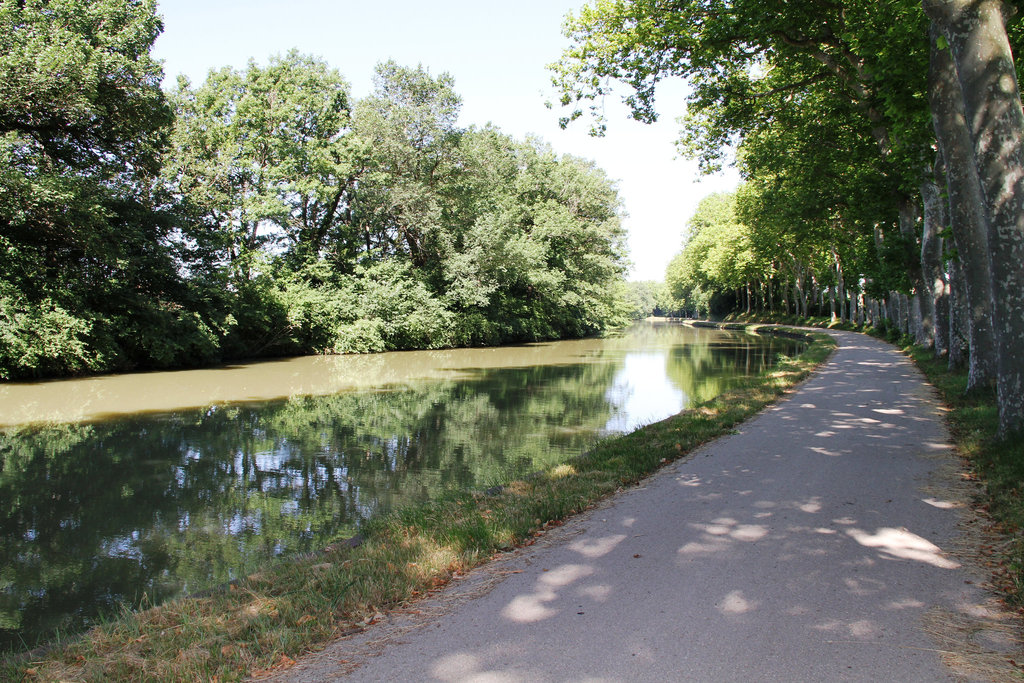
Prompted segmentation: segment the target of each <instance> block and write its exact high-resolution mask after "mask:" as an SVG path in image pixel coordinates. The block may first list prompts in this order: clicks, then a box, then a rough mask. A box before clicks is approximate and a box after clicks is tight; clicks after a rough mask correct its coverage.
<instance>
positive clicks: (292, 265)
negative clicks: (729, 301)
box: [0, 0, 628, 379]
mask: <svg viewBox="0 0 1024 683" xmlns="http://www.w3.org/2000/svg"><path fill="white" fill-rule="evenodd" d="M161 30H162V25H161V20H160V18H159V15H158V14H157V11H156V6H155V3H154V2H152V1H151V0H128V1H125V0H92V1H87V0H26V1H25V2H19V3H2V4H0V378H4V379H13V378H26V377H42V376H60V375H72V374H79V373H87V372H102V371H112V370H130V369H142V368H163V367H176V366H187V365H197V364H206V363H211V362H216V361H221V360H226V359H234V358H250V357H257V356H268V355H284V354H303V353H326V352H366V351H382V350H390V349H404V348H437V347H449V346H462V345H480V344H497V343H502V342H516V341H531V340H537V339H551V338H559V337H576V336H581V335H585V334H590V333H594V332H597V331H600V330H602V329H605V328H607V327H609V326H612V325H617V324H621V323H622V322H623V321H624V320H625V319H626V316H627V313H628V304H627V302H626V291H627V288H626V285H625V283H624V280H623V274H624V271H625V257H624V236H623V230H622V228H621V225H620V206H619V199H618V196H617V192H616V189H615V186H614V184H613V183H612V182H611V181H610V180H609V179H608V178H607V177H606V176H605V174H604V173H603V172H602V171H601V170H600V169H598V168H596V167H595V166H594V165H593V164H592V163H591V162H589V161H585V160H582V159H578V158H573V157H568V156H565V157H559V156H558V155H556V154H555V153H554V152H553V151H552V150H551V149H550V148H549V147H547V146H546V145H545V144H543V143H542V142H540V141H538V140H527V141H518V140H515V139H513V138H511V137H509V136H508V135H505V134H504V133H502V132H501V131H499V130H497V129H494V128H492V127H483V128H463V127H460V126H459V125H458V123H457V119H458V112H459V107H460V98H459V96H458V94H457V93H456V92H455V90H454V84H453V82H452V79H451V78H450V77H449V76H448V75H447V74H441V75H439V76H433V75H431V74H430V73H429V71H428V70H427V69H425V68H422V67H418V68H406V67H403V66H400V65H398V64H395V63H393V62H386V63H382V64H380V65H379V66H378V68H377V70H376V73H375V79H374V90H373V92H372V93H371V94H369V95H368V96H366V97H364V98H362V99H358V100H357V99H354V98H353V97H352V95H351V93H350V91H349V85H348V83H347V82H346V81H345V80H344V78H343V77H342V76H341V74H340V73H339V72H338V70H336V69H334V68H332V67H331V66H329V65H328V64H326V63H325V62H323V61H322V60H320V59H318V58H316V57H312V56H308V55H303V54H299V53H298V52H291V53H288V54H287V55H283V56H278V57H274V58H271V59H270V60H269V62H268V63H266V64H265V65H259V64H257V63H255V62H250V63H249V64H248V66H246V67H245V68H244V69H233V68H223V69H220V70H214V71H211V72H210V74H209V76H208V77H207V79H206V81H205V82H203V83H201V84H198V85H193V84H191V83H189V82H187V81H186V80H183V79H179V81H178V83H177V86H176V87H175V88H173V89H171V90H170V91H168V92H164V91H163V90H162V89H161V81H162V79H163V73H162V70H161V67H160V65H159V64H158V63H157V62H156V61H154V60H153V59H152V58H151V57H150V50H151V48H152V45H153V42H154V40H155V39H156V38H157V36H158V35H159V34H160V32H161Z"/></svg>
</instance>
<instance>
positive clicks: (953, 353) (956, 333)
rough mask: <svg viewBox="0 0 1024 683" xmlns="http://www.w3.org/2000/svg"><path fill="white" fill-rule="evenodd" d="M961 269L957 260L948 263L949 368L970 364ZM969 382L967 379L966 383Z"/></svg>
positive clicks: (965, 299)
mask: <svg viewBox="0 0 1024 683" xmlns="http://www.w3.org/2000/svg"><path fill="white" fill-rule="evenodd" d="M965 285H966V283H965V282H964V275H963V267H962V266H961V263H960V261H959V260H958V259H952V260H951V261H950V262H949V368H950V369H951V370H952V369H955V368H960V367H963V366H964V365H965V364H966V363H969V362H970V358H969V356H970V355H971V352H970V348H971V347H970V328H971V322H970V321H971V316H970V311H969V310H968V308H969V307H968V305H967V288H966V286H965ZM969 381H970V380H969V379H968V382H969Z"/></svg>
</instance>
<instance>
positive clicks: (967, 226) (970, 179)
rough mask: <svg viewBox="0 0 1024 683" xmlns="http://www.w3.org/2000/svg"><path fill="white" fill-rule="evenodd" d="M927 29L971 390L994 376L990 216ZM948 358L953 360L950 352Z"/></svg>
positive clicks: (945, 53)
mask: <svg viewBox="0 0 1024 683" xmlns="http://www.w3.org/2000/svg"><path fill="white" fill-rule="evenodd" d="M931 33H932V40H931V44H932V49H931V59H930V66H929V74H928V81H929V85H928V91H929V94H928V98H929V105H930V107H931V111H932V125H933V127H934V129H935V138H936V140H937V142H938V145H939V152H940V153H941V155H942V159H943V162H944V166H945V171H946V173H945V176H946V194H947V196H948V198H949V199H948V201H949V222H950V227H951V228H952V234H953V244H954V246H955V247H956V251H957V255H958V258H959V263H958V265H957V268H958V270H959V272H960V274H961V277H960V279H959V281H958V282H957V283H956V284H957V287H958V290H957V291H958V294H956V296H957V300H956V302H955V304H954V305H955V306H958V307H960V308H955V309H953V310H954V311H955V312H956V313H957V314H959V313H965V314H966V320H963V319H959V318H958V322H961V325H960V326H959V327H958V329H959V331H960V332H961V333H963V334H965V335H966V338H967V343H968V349H969V356H968V358H967V362H968V375H967V390H968V391H972V390H974V389H976V388H979V387H985V386H990V385H992V384H995V381H996V348H995V340H994V338H993V331H992V314H993V313H992V285H991V283H992V276H991V273H990V267H989V247H988V220H987V218H986V216H985V203H984V197H983V196H982V192H981V181H980V179H979V178H978V168H977V165H976V163H975V159H974V143H973V142H972V140H971V135H970V130H969V129H968V127H967V121H966V114H965V112H964V105H963V97H962V96H961V93H960V83H959V81H958V80H957V77H956V68H955V66H954V64H953V56H952V54H951V52H950V50H949V49H940V48H939V47H938V44H937V39H938V36H939V30H938V28H937V27H936V26H935V25H934V24H933V26H932V31H931ZM964 322H965V323H966V325H964V324H962V323H964ZM951 343H952V342H951ZM951 350H952V349H951ZM950 362H954V360H953V359H952V358H951V359H950Z"/></svg>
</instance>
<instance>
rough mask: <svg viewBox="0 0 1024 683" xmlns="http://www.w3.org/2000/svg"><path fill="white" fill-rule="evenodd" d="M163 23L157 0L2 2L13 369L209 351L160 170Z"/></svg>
mask: <svg viewBox="0 0 1024 683" xmlns="http://www.w3.org/2000/svg"><path fill="white" fill-rule="evenodd" d="M161 29H162V26H161V22H160V19H159V17H158V16H157V15H156V12H155V4H154V3H153V2H150V1H146V0H135V1H129V2H124V1H122V0H118V1H115V0H98V1H96V2H82V1H81V0H50V1H46V0H25V1H24V2H5V3H2V4H0V272H2V273H3V276H2V277H3V282H2V283H0V285H2V286H0V310H2V314H0V315H2V316H3V321H2V323H0V326H3V327H4V329H5V332H4V335H3V340H2V341H0V366H2V367H0V375H11V376H16V375H28V374H37V373H43V374H50V373H59V374H64V373H74V372H83V371H96V370H104V369H113V368H126V367H132V366H133V365H134V364H136V363H147V362H148V363H156V364H160V363H171V362H180V361H181V359H182V357H183V356H184V355H187V354H195V355H197V356H203V355H204V354H205V353H206V352H207V351H209V349H208V347H205V342H206V340H207V339H208V338H207V337H206V336H205V334H204V332H203V329H202V328H203V327H204V326H205V324H204V323H203V322H202V321H200V320H197V319H196V318H195V317H194V316H192V315H190V314H189V313H188V312H185V311H183V310H182V302H184V301H187V300H188V297H189V294H188V291H187V287H186V286H185V285H184V283H183V282H182V280H181V277H180V272H179V268H178V264H177V263H176V261H175V253H174V250H173V248H172V241H173V236H174V230H173V222H172V220H171V216H170V215H169V213H168V212H167V207H168V201H169V198H168V197H167V196H165V195H164V194H163V193H162V192H161V189H160V186H159V183H157V182H156V178H157V176H158V174H159V171H160V160H161V157H160V155H161V151H162V149H163V147H164V144H165V140H166V134H167V127H168V125H169V124H170V122H171V109H170V107H169V106H168V105H167V102H166V101H165V97H164V95H163V93H162V91H161V90H160V87H159V86H160V81H161V78H162V75H163V74H162V71H161V68H160V65H159V63H158V62H156V61H154V60H153V59H152V58H151V57H150V55H149V51H150V49H151V47H152V45H153V41H154V40H155V39H156V37H157V36H158V35H159V33H160V31H161ZM190 338H191V340H192V341H189V339H190Z"/></svg>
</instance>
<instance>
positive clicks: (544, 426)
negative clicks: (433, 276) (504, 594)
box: [0, 322, 800, 650]
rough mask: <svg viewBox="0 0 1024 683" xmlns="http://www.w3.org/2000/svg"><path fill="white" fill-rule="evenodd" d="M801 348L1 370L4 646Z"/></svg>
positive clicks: (618, 343) (566, 447) (492, 474)
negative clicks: (32, 374) (22, 378)
mask: <svg viewBox="0 0 1024 683" xmlns="http://www.w3.org/2000/svg"><path fill="white" fill-rule="evenodd" d="M799 349H800V344H799V343H797V342H793V341H791V340H786V339H780V338H777V337H770V336H768V337H760V336H756V335H750V334H744V333H738V332H725V331H719V330H710V329H697V328H691V327H687V326H683V325H680V324H676V323H669V322H661V323H656V322H654V323H644V324H641V325H637V326H634V327H633V328H631V329H630V330H629V331H628V332H626V333H625V334H623V335H621V336H616V337H612V338H607V339H587V340H580V341H564V342H553V343H539V344H528V345H523V346H515V347H501V348H491V349H455V350H448V351H416V352H399V353H385V354H376V355H366V356H334V357H305V358H294V359H285V360H274V361H266V362H259V363H248V364H239V365H230V366H224V367H218V368H214V369H207V370H190V371H179V372H161V373H140V374H132V375H115V376H104V377H95V378H85V379H74V380H62V381H54V382H40V383H7V384H0V650H3V649H9V648H21V647H26V646H33V645H35V644H36V643H37V642H39V641H40V640H41V639H45V638H48V637H51V636H52V635H53V634H54V633H56V632H61V633H69V632H74V631H77V630H80V629H81V628H83V627H84V626H87V625H88V624H89V623H91V622H92V621H94V620H95V619H96V618H97V616H99V615H102V614H104V613H112V612H115V611H116V610H117V609H119V607H120V606H121V605H125V604H126V605H128V606H131V607H137V606H139V605H152V604H158V603H159V602H160V601H162V600H166V599H168V598H170V597H173V596H176V595H180V594H182V593H188V592H195V591H200V590H205V589H208V588H211V587H215V586H218V585H222V584H224V583H225V582H227V581H229V580H231V579H233V578H235V577H239V576H244V575H246V574H249V573H252V572H253V571H255V570H256V569H257V568H258V567H259V566H260V564H261V563H263V562H266V561H267V560H268V559H269V558H272V557H275V556H280V555H285V554H289V553H298V552H305V551H311V550H315V549H317V548H320V547H322V546H324V545H326V544H327V543H329V542H331V541H332V540H333V539H336V538H339V537H345V536H350V535H352V534H354V533H355V532H356V531H357V529H358V527H359V525H360V523H361V522H362V521H364V520H366V519H367V518H369V517H370V516H372V515H374V514H378V513H380V512H382V511H386V510H388V509H391V508H393V507H395V506H400V505H404V504H410V503H416V502H420V501H425V500H429V499H430V498H431V497H432V496H436V495H437V494H438V493H440V492H442V491H445V490H446V489H450V488H459V489H466V488H471V489H483V488H486V487H488V486H492V485H494V484H497V483H500V482H502V481H506V480H508V479H509V478H511V477H515V476H521V475H524V474H528V473H530V472H532V471H535V470H537V469H539V468H542V467H544V466H547V465H552V464H556V463H559V462H562V461H564V460H567V459H568V458H571V457H573V456H576V455H579V454H580V453H582V452H584V451H585V450H587V449H588V448H589V447H590V446H592V445H593V444H594V443H595V441H597V440H598V439H600V438H603V437H606V436H608V435H611V434H615V433H624V432H628V431H631V430H633V429H635V428H637V427H638V426H640V425H643V424H646V423H650V422H654V421H657V420H660V419H663V418H665V417H668V416H669V415H673V414H675V413H676V412H678V411H680V410H681V409H683V408H685V407H687V406H689V405H691V404H693V403H695V402H700V401H703V400H707V399H709V398H712V397H714V396H715V395H717V394H719V393H721V392H722V391H723V390H726V389H727V388H728V387H729V386H730V385H731V384H732V383H733V382H735V380H736V379H737V378H738V377H741V376H743V375H746V374H748V373H755V372H758V371H760V370H761V369H762V368H764V367H765V366H767V365H770V364H771V363H773V362H775V360H776V359H777V358H778V356H779V355H792V354H794V353H796V352H798V351H799Z"/></svg>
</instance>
